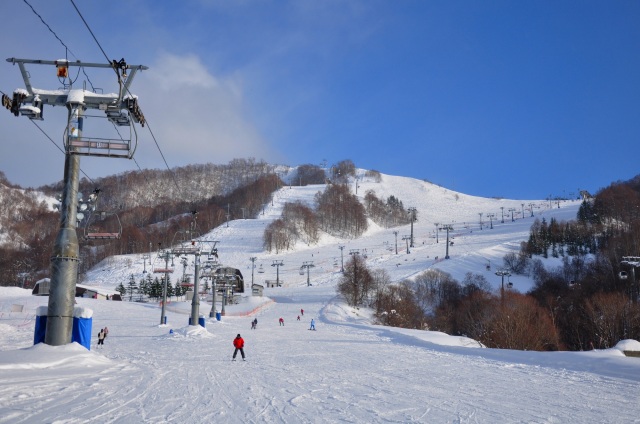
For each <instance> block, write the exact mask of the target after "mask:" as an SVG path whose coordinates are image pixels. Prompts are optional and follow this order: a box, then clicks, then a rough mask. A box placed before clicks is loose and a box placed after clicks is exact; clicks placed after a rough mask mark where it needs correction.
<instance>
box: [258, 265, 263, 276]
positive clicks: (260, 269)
mask: <svg viewBox="0 0 640 424" xmlns="http://www.w3.org/2000/svg"><path fill="white" fill-rule="evenodd" d="M258 274H264V268H262V264H260V266H259V267H258Z"/></svg>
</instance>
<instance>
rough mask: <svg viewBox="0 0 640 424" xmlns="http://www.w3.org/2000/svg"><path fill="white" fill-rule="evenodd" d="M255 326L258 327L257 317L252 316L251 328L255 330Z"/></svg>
mask: <svg viewBox="0 0 640 424" xmlns="http://www.w3.org/2000/svg"><path fill="white" fill-rule="evenodd" d="M256 327H258V318H254V319H253V321H251V329H252V330H255V329H256Z"/></svg>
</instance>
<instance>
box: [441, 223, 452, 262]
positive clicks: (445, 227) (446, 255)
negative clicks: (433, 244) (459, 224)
mask: <svg viewBox="0 0 640 424" xmlns="http://www.w3.org/2000/svg"><path fill="white" fill-rule="evenodd" d="M442 229H443V230H447V249H446V253H445V255H444V258H445V259H449V231H453V227H452V226H451V225H445V226H443V227H442Z"/></svg>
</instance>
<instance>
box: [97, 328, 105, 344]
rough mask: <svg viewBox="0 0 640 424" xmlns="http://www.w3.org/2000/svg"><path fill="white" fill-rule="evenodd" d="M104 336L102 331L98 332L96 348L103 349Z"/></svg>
mask: <svg viewBox="0 0 640 424" xmlns="http://www.w3.org/2000/svg"><path fill="white" fill-rule="evenodd" d="M105 337H106V336H105V334H104V330H103V329H100V332H99V333H98V347H100V345H102V347H104V338H105Z"/></svg>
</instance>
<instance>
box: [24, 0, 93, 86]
mask: <svg viewBox="0 0 640 424" xmlns="http://www.w3.org/2000/svg"><path fill="white" fill-rule="evenodd" d="M22 1H23V2H24V3H25V4H26V5H27V6H29V7H30V8H31V11H33V13H34V14H35V15H36V16H37V17H38V18H40V21H41V22H42V23H43V24H44V26H46V27H47V29H48V30H49V32H51V34H53V36H54V37H56V39H57V40H58V41H59V42H60V44H62V45H63V46H64V48H65V49H66V52H69V53H71V56H73V57H75V58H76V60H78V56H76V55H75V54H74V53H73V52H72V51H71V49H70V48H69V46H67V45H66V44H65V43H64V41H62V39H61V38H60V37H58V34H56V32H55V31H54V30H53V29H52V28H51V26H50V25H49V24H48V23H46V22H45V20H44V18H43V17H42V15H40V14H39V13H38V12H37V11H36V9H35V8H34V7H33V6H32V5H31V4H30V3H29V2H28V1H27V0H22ZM82 73H83V74H84V76H85V77H86V78H87V81H88V82H89V85H90V86H91V90H92V91H93V92H95V91H96V89H95V87H94V86H93V83H92V82H91V79H90V78H89V75H87V72H86V71H85V69H84V67H82ZM76 79H77V77H76Z"/></svg>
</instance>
